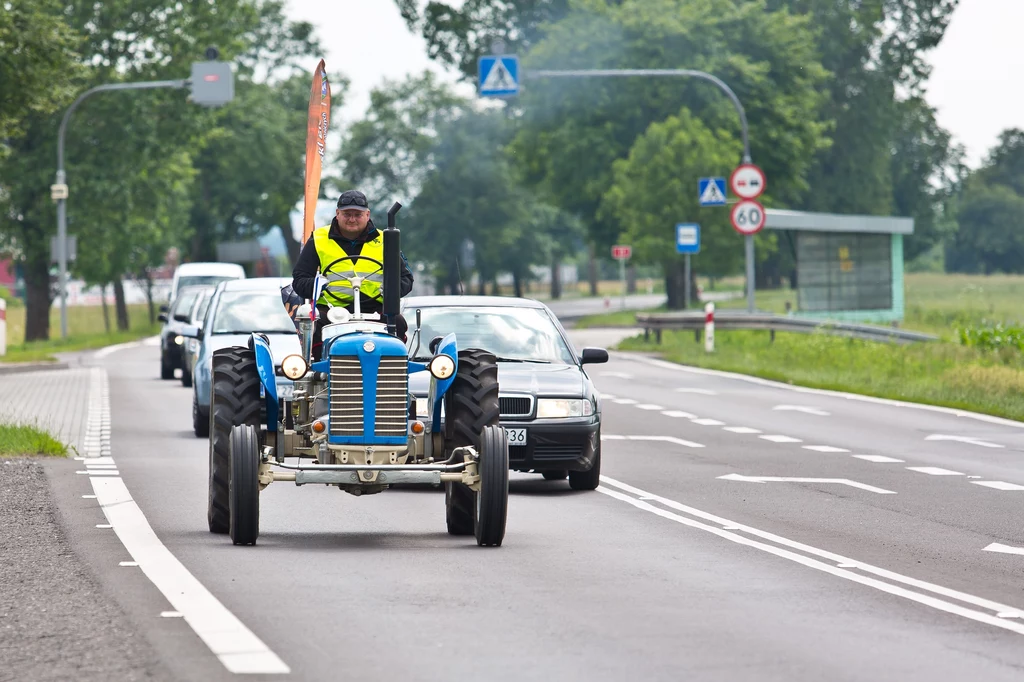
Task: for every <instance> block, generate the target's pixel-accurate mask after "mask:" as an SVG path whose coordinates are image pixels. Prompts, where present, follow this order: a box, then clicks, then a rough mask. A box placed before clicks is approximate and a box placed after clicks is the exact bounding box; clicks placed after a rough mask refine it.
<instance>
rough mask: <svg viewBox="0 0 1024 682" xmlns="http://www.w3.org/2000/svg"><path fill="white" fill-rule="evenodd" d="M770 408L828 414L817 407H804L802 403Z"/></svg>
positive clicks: (824, 415)
mask: <svg viewBox="0 0 1024 682" xmlns="http://www.w3.org/2000/svg"><path fill="white" fill-rule="evenodd" d="M772 409H773V410H778V411H780V412H803V413H805V414H814V415H817V416H819V417H827V416H829V414H830V413H829V412H826V411H825V410H819V409H818V408H817V407H806V406H804V405H776V406H775V407H773V408H772Z"/></svg>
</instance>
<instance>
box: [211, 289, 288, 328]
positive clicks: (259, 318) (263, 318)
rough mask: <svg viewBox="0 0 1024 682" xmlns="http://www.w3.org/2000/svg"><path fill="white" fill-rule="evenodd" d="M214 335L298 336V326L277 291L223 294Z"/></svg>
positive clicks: (214, 325) (215, 312)
mask: <svg viewBox="0 0 1024 682" xmlns="http://www.w3.org/2000/svg"><path fill="white" fill-rule="evenodd" d="M213 312H214V315H213V322H212V329H211V332H212V333H214V334H248V333H250V332H266V333H268V334H295V333H296V332H295V323H294V322H292V318H291V317H289V316H288V311H287V310H285V309H284V305H282V304H281V294H280V292H279V291H278V290H277V289H272V290H268V291H224V292H221V295H220V300H219V301H218V303H217V308H216V309H215V310H214V311H213Z"/></svg>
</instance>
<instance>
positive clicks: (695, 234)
mask: <svg viewBox="0 0 1024 682" xmlns="http://www.w3.org/2000/svg"><path fill="white" fill-rule="evenodd" d="M676 251H677V252H679V253H700V225H698V224H697V223H679V224H678V225H676Z"/></svg>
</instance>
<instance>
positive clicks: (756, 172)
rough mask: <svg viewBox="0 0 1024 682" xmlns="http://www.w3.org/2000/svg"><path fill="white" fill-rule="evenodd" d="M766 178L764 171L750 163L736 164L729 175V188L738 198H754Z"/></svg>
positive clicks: (761, 190)
mask: <svg viewBox="0 0 1024 682" xmlns="http://www.w3.org/2000/svg"><path fill="white" fill-rule="evenodd" d="M767 184H768V180H767V179H766V178H765V176H764V171H763V170H761V169H760V168H758V167H757V166H755V165H754V164H752V163H745V164H743V165H742V166H738V167H737V168H736V170H734V171H733V172H732V175H730V176H729V189H731V190H732V193H733V194H735V195H736V196H738V197H739V198H740V199H756V198H758V197H759V196H761V195H762V194H764V190H765V187H766V185H767Z"/></svg>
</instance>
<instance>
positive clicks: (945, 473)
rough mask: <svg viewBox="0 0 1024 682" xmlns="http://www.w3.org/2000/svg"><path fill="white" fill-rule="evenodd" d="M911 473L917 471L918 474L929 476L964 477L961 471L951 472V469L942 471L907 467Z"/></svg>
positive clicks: (932, 468) (934, 468) (936, 468)
mask: <svg viewBox="0 0 1024 682" xmlns="http://www.w3.org/2000/svg"><path fill="white" fill-rule="evenodd" d="M907 469H908V470H910V471H917V472H918V473H922V474H928V475H929V476H963V474H962V473H960V472H959V471H950V470H949V469H942V468H940V467H907Z"/></svg>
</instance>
